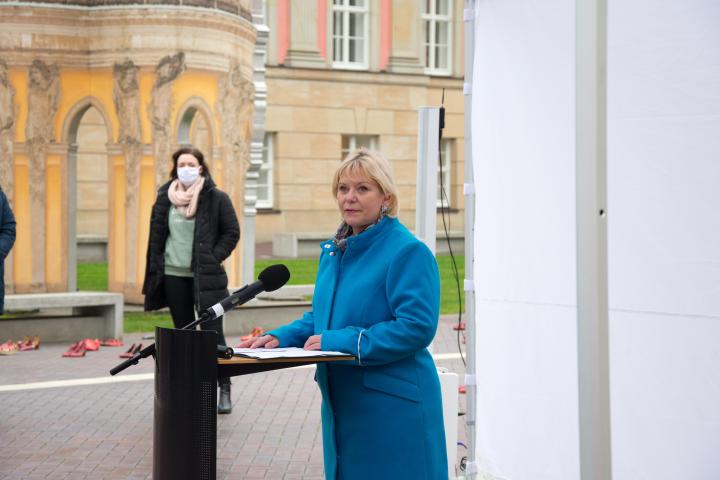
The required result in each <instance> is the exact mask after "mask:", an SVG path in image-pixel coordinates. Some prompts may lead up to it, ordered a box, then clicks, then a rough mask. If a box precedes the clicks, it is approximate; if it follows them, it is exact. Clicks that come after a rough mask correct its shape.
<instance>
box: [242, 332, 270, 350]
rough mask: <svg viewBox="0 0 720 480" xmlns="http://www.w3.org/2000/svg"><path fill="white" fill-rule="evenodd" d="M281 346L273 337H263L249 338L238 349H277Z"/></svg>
mask: <svg viewBox="0 0 720 480" xmlns="http://www.w3.org/2000/svg"><path fill="white" fill-rule="evenodd" d="M278 345H280V340H278V339H277V337H275V336H273V335H263V336H262V337H258V338H249V339H247V340H245V341H243V342H240V345H238V348H275V347H277V346H278Z"/></svg>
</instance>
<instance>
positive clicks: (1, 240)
mask: <svg viewBox="0 0 720 480" xmlns="http://www.w3.org/2000/svg"><path fill="white" fill-rule="evenodd" d="M14 243H15V215H13V211H12V209H11V208H10V202H9V201H8V199H7V197H6V196H5V192H3V191H2V190H0V314H2V313H3V310H4V308H5V257H7V256H8V254H9V253H10V249H11V248H12V246H13V244H14Z"/></svg>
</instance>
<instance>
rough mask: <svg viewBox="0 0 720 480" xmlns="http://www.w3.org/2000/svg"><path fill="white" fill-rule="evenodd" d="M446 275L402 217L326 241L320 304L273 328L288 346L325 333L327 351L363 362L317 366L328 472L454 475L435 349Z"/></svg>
mask: <svg viewBox="0 0 720 480" xmlns="http://www.w3.org/2000/svg"><path fill="white" fill-rule="evenodd" d="M439 308H440V280H439V275H438V269H437V263H436V262H435V258H434V257H433V255H432V253H431V252H430V250H429V249H428V248H427V247H426V246H425V245H424V244H423V243H421V242H420V241H419V240H417V239H416V238H415V237H414V236H413V235H412V234H411V233H410V232H409V231H408V230H407V229H406V228H405V227H404V226H403V225H402V224H400V222H398V221H397V219H395V218H391V217H385V218H384V219H383V220H382V221H380V222H379V223H378V224H377V225H375V226H374V227H372V228H370V229H368V230H366V231H365V232H363V233H361V234H360V235H357V236H353V237H350V238H349V239H348V240H347V249H346V250H345V252H342V251H341V250H339V249H337V248H336V247H335V246H334V245H333V243H332V241H327V242H325V243H323V244H322V252H321V255H320V267H319V270H318V275H317V280H316V283H315V294H314V296H313V309H312V311H310V312H307V313H306V314H305V315H304V316H303V317H302V318H301V319H299V320H296V321H294V322H293V323H291V324H289V325H286V326H284V327H280V328H278V329H277V330H274V331H271V332H269V333H270V334H272V335H274V336H276V337H277V338H278V339H279V340H280V346H282V347H287V346H300V347H301V346H303V344H304V343H305V340H306V339H307V338H308V337H309V336H310V335H313V334H322V342H321V347H322V349H323V350H339V351H342V352H348V353H352V354H353V355H355V357H356V358H357V360H356V361H354V362H337V363H332V364H318V367H317V375H316V380H317V383H318V386H319V387H320V391H321V393H322V411H321V413H322V429H323V452H324V460H325V476H326V478H328V479H333V480H335V479H338V480H352V479H358V480H361V479H362V480H366V479H369V478H372V479H385V478H388V479H390V478H392V479H405V478H407V479H410V478H412V479H446V478H447V477H448V469H447V455H446V447H445V431H444V427H443V418H442V398H441V395H440V382H439V380H438V375H437V370H436V368H435V364H434V363H433V360H432V357H431V355H430V353H429V352H428V351H427V349H426V347H427V346H428V345H429V344H430V342H431V340H432V339H433V337H434V336H435V331H436V329H437V322H438V315H439Z"/></svg>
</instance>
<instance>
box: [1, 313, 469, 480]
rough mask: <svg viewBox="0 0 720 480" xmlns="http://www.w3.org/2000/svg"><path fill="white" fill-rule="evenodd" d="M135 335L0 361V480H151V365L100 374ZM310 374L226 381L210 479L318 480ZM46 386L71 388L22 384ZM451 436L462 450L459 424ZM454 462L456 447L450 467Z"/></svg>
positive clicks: (448, 325)
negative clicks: (72, 352) (228, 391)
mask: <svg viewBox="0 0 720 480" xmlns="http://www.w3.org/2000/svg"><path fill="white" fill-rule="evenodd" d="M456 321H457V316H456V315H454V316H445V317H443V318H442V319H441V323H440V327H439V329H438V334H437V337H436V341H435V343H434V354H443V353H457V332H455V331H453V329H452V325H453V324H454V322H456ZM29 333H30V332H29ZM0 336H2V332H0ZM141 336H142V335H141V334H127V335H125V343H126V346H125V347H101V348H100V350H99V351H97V352H88V353H87V354H86V356H85V357H82V358H62V357H61V354H62V353H63V352H64V351H65V350H66V349H67V348H68V347H69V345H67V344H43V345H41V347H40V349H39V350H36V351H30V352H19V353H17V354H16V355H13V356H0V412H2V413H1V414H0V479H1V480H11V479H12V480H16V479H17V480H20V479H22V480H26V479H27V480H31V479H73V480H82V479H95V480H97V479H150V478H152V439H153V435H152V422H153V388H154V384H153V381H152V374H153V372H154V362H153V360H152V358H149V359H145V360H144V361H142V362H141V363H140V364H139V365H136V366H133V367H130V368H129V369H127V370H125V371H124V372H122V373H121V374H119V375H117V376H116V377H110V375H109V374H108V370H109V369H110V368H112V367H113V366H115V365H116V364H118V363H119V362H120V361H121V360H120V359H119V358H118V354H120V353H121V352H123V351H124V350H125V349H127V347H128V346H129V345H130V344H131V343H135V342H140V341H142V342H143V343H145V344H147V343H148V342H152V340H142V339H141ZM5 340H6V339H4V338H0V342H2V341H5ZM228 341H229V343H230V344H231V345H235V344H237V342H238V341H239V340H238V338H237V337H229V338H228ZM463 348H464V345H463ZM446 356H447V355H446ZM450 357H451V358H449V359H441V360H438V361H437V364H438V366H441V367H446V368H448V369H449V370H450V371H452V372H456V373H458V374H460V380H461V383H462V378H463V375H464V367H463V364H462V362H461V360H460V359H459V358H457V356H456V355H455V356H453V355H450ZM313 373H314V367H304V368H294V369H288V370H278V371H272V372H265V373H261V374H255V375H247V376H241V377H234V378H233V390H232V397H233V406H234V408H233V413H232V414H231V415H220V416H218V433H217V448H218V450H217V478H218V479H227V480H230V479H260V478H263V479H288V480H290V479H307V480H311V479H322V478H323V464H322V440H321V434H320V395H319V392H318V390H317V387H316V385H315V382H314V381H313ZM119 380H128V381H119ZM50 381H74V382H75V383H77V384H69V383H68V382H61V385H60V386H54V387H51V386H49V385H48V384H42V385H40V387H42V388H34V387H36V386H34V385H32V384H33V383H35V382H50ZM83 382H84V383H89V384H82V383H83ZM100 382H109V383H100ZM13 386H14V387H13ZM11 388H17V390H9V389H11ZM459 411H460V412H464V411H465V397H464V395H461V396H460V405H459ZM458 437H459V438H458V440H459V441H461V442H464V438H465V434H464V426H463V417H460V418H459V420H458ZM464 454H465V452H464V450H463V448H462V447H460V448H459V450H458V461H459V459H460V458H461V457H462V456H463V455H464Z"/></svg>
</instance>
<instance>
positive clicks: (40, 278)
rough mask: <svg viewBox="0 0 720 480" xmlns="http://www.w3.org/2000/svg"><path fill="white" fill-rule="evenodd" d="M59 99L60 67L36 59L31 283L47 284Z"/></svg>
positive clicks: (29, 131)
mask: <svg viewBox="0 0 720 480" xmlns="http://www.w3.org/2000/svg"><path fill="white" fill-rule="evenodd" d="M59 96H60V89H59V78H58V68H57V66H56V65H48V64H46V63H45V62H43V61H42V60H33V62H32V65H31V66H30V69H29V72H28V118H27V124H26V126H25V137H26V145H27V152H28V168H29V178H30V211H31V212H32V218H33V219H34V221H33V222H32V226H31V231H32V239H33V243H32V283H31V286H32V287H33V288H44V285H45V242H46V240H47V239H46V238H45V237H46V235H45V193H46V189H45V160H46V157H47V150H48V144H49V143H50V142H52V141H53V140H54V135H53V125H54V120H55V114H56V113H57V109H58V101H59Z"/></svg>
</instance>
